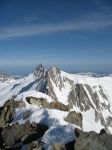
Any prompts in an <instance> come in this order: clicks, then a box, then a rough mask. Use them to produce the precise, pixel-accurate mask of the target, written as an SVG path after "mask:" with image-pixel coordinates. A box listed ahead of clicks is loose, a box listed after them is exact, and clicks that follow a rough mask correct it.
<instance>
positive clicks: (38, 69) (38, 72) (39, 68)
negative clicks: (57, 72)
mask: <svg viewBox="0 0 112 150" xmlns="http://www.w3.org/2000/svg"><path fill="white" fill-rule="evenodd" d="M33 74H34V75H35V76H38V77H39V76H40V77H42V76H45V75H46V71H45V69H44V67H43V65H42V64H40V65H38V66H37V67H36V68H35V70H34V71H33Z"/></svg>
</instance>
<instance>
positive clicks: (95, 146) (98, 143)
mask: <svg viewBox="0 0 112 150" xmlns="http://www.w3.org/2000/svg"><path fill="white" fill-rule="evenodd" d="M75 132H77V133H79V135H78V138H77V139H76V142H75V144H74V149H75V150H112V142H111V141H112V135H110V134H108V133H106V132H104V130H102V131H101V132H100V134H98V133H96V132H94V131H91V132H88V133H87V132H83V131H81V132H80V130H79V132H78V130H77V131H75Z"/></svg>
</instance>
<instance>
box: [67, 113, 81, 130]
mask: <svg viewBox="0 0 112 150" xmlns="http://www.w3.org/2000/svg"><path fill="white" fill-rule="evenodd" d="M82 119H83V118H82V114H81V113H77V112H75V111H71V112H70V113H69V114H68V116H67V117H66V118H65V121H67V122H69V123H72V124H75V125H77V126H80V127H81V128H82Z"/></svg>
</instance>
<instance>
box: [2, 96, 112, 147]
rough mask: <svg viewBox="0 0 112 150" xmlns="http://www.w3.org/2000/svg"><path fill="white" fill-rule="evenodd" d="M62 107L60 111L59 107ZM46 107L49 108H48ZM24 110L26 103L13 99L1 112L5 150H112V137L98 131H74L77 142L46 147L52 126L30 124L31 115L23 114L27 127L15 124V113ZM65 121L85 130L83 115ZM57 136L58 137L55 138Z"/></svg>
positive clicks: (70, 114)
mask: <svg viewBox="0 0 112 150" xmlns="http://www.w3.org/2000/svg"><path fill="white" fill-rule="evenodd" d="M32 100H33V99H32V98H31V97H30V98H27V101H30V103H31V102H32ZM40 101H41V100H40ZM37 102H38V101H37ZM45 105H46V104H45ZM45 105H43V107H45ZM58 105H59V107H57V106H58ZM46 106H48V104H47V105H46ZM50 106H51V107H55V109H60V108H61V109H62V108H63V109H64V110H65V111H66V109H67V108H66V106H64V105H62V106H63V107H61V104H60V103H59V104H58V103H57V105H53V104H52V105H50ZM23 107H25V103H24V102H20V101H15V98H14V97H13V98H12V99H10V100H9V101H7V102H6V103H5V105H4V106H3V107H1V108H0V149H1V150H4V149H9V150H15V149H16V150H44V149H49V150H112V135H110V134H108V133H107V132H106V131H105V130H104V129H102V130H101V131H100V133H99V134H98V133H96V132H94V131H91V132H84V131H82V130H81V129H79V128H74V131H73V134H74V139H73V140H72V141H69V142H68V143H59V142H58V143H56V142H55V143H53V144H52V145H51V146H50V147H46V146H45V143H44V142H42V137H43V135H44V134H45V133H46V132H47V131H48V129H49V126H47V125H46V124H42V123H36V122H32V123H31V122H30V121H28V120H27V119H26V118H28V117H29V115H30V113H29V112H28V111H25V112H24V113H23V120H25V122H24V123H23V124H19V122H13V120H14V118H15V115H16V113H15V110H16V109H19V108H23ZM65 108H66V109H65ZM71 117H72V118H71ZM65 120H66V121H69V122H71V121H72V123H74V124H77V125H79V126H81V115H80V114H76V113H75V112H70V113H69V115H68V116H67V118H66V119H65ZM60 134H61V133H60ZM68 134H69V133H68ZM51 136H52V135H51ZM53 136H54V137H55V134H54V135H53ZM63 139H64V137H63Z"/></svg>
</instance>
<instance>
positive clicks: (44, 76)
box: [0, 64, 112, 132]
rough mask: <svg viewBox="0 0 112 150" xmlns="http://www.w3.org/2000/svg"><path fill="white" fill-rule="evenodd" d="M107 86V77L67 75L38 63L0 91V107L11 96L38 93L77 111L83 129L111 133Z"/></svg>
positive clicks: (109, 79)
mask: <svg viewBox="0 0 112 150" xmlns="http://www.w3.org/2000/svg"><path fill="white" fill-rule="evenodd" d="M110 83H112V78H111V77H107V76H106V77H98V78H97V77H95V78H94V77H90V76H87V75H86V76H85V75H78V74H69V73H66V72H63V71H61V70H60V69H59V68H57V67H55V66H53V67H51V68H50V69H48V70H45V69H44V67H43V66H42V65H41V64H40V65H38V66H37V67H36V68H35V69H34V71H33V72H32V73H31V74H29V75H28V76H26V77H24V78H21V79H17V80H14V81H13V82H12V81H11V83H8V85H7V84H6V85H5V86H4V88H0V89H1V90H0V105H1V106H3V105H4V104H5V102H6V101H7V100H8V99H10V98H11V97H12V96H13V95H20V94H22V93H24V92H28V91H39V92H42V93H44V94H47V95H48V96H50V97H51V98H52V99H53V101H57V102H61V103H63V104H65V105H69V108H70V111H72V110H75V111H76V112H77V113H78V112H80V113H81V114H82V116H83V127H82V128H83V130H85V131H86V130H89V131H90V130H95V131H97V132H99V131H100V129H101V128H103V127H104V128H105V129H106V130H107V131H108V132H112V102H111V98H112V94H111V91H112V90H111V86H110ZM90 114H91V116H92V121H91V120H90V118H89V116H90ZM92 124H94V125H93V126H92ZM87 128H88V129H87Z"/></svg>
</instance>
